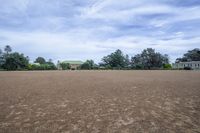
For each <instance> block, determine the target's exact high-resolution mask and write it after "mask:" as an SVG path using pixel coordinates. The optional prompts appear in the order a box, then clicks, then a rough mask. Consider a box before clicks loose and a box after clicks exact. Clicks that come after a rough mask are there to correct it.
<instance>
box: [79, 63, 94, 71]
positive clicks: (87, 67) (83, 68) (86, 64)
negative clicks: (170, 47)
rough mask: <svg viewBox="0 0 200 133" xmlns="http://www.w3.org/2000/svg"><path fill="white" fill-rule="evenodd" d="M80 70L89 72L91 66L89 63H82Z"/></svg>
mask: <svg viewBox="0 0 200 133" xmlns="http://www.w3.org/2000/svg"><path fill="white" fill-rule="evenodd" d="M80 68H81V69H82V70H90V69H91V64H90V63H89V62H87V61H86V62H84V63H83V64H82V65H81V66H80Z"/></svg>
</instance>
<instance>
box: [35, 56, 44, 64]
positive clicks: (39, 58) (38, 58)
mask: <svg viewBox="0 0 200 133" xmlns="http://www.w3.org/2000/svg"><path fill="white" fill-rule="evenodd" d="M34 62H35V63H40V64H45V63H46V60H45V59H44V58H43V57H37V58H36V60H35V61H34Z"/></svg>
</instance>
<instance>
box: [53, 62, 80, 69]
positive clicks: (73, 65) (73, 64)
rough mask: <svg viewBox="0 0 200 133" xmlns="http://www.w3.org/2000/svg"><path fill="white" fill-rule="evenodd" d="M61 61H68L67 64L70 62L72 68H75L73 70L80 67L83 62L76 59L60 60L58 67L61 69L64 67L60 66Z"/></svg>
mask: <svg viewBox="0 0 200 133" xmlns="http://www.w3.org/2000/svg"><path fill="white" fill-rule="evenodd" d="M60 63H66V64H69V65H70V68H71V69H73V70H76V69H78V67H79V66H81V65H82V64H83V62H82V61H75V60H70V61H63V62H59V61H58V65H57V66H58V69H59V70H62V68H61V67H60Z"/></svg>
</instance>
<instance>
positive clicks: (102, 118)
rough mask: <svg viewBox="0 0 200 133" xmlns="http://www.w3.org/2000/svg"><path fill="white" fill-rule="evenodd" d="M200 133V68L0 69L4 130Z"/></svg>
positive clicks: (10, 132)
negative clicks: (140, 69)
mask: <svg viewBox="0 0 200 133" xmlns="http://www.w3.org/2000/svg"><path fill="white" fill-rule="evenodd" d="M4 132H5V133H18V132H24V133H29V132H30V133H81V132H83V133H143V132H145V133H200V71H52V72H49V71H47V72H0V133H4Z"/></svg>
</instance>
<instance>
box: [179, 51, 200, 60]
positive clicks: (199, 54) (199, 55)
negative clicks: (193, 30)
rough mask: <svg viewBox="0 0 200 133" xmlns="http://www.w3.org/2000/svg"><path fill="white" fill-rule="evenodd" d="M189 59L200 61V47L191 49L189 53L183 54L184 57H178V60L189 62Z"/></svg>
mask: <svg viewBox="0 0 200 133" xmlns="http://www.w3.org/2000/svg"><path fill="white" fill-rule="evenodd" d="M187 61H200V49H199V48H195V49H193V50H189V51H188V52H187V53H185V54H184V55H183V57H182V58H177V59H176V62H187Z"/></svg>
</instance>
